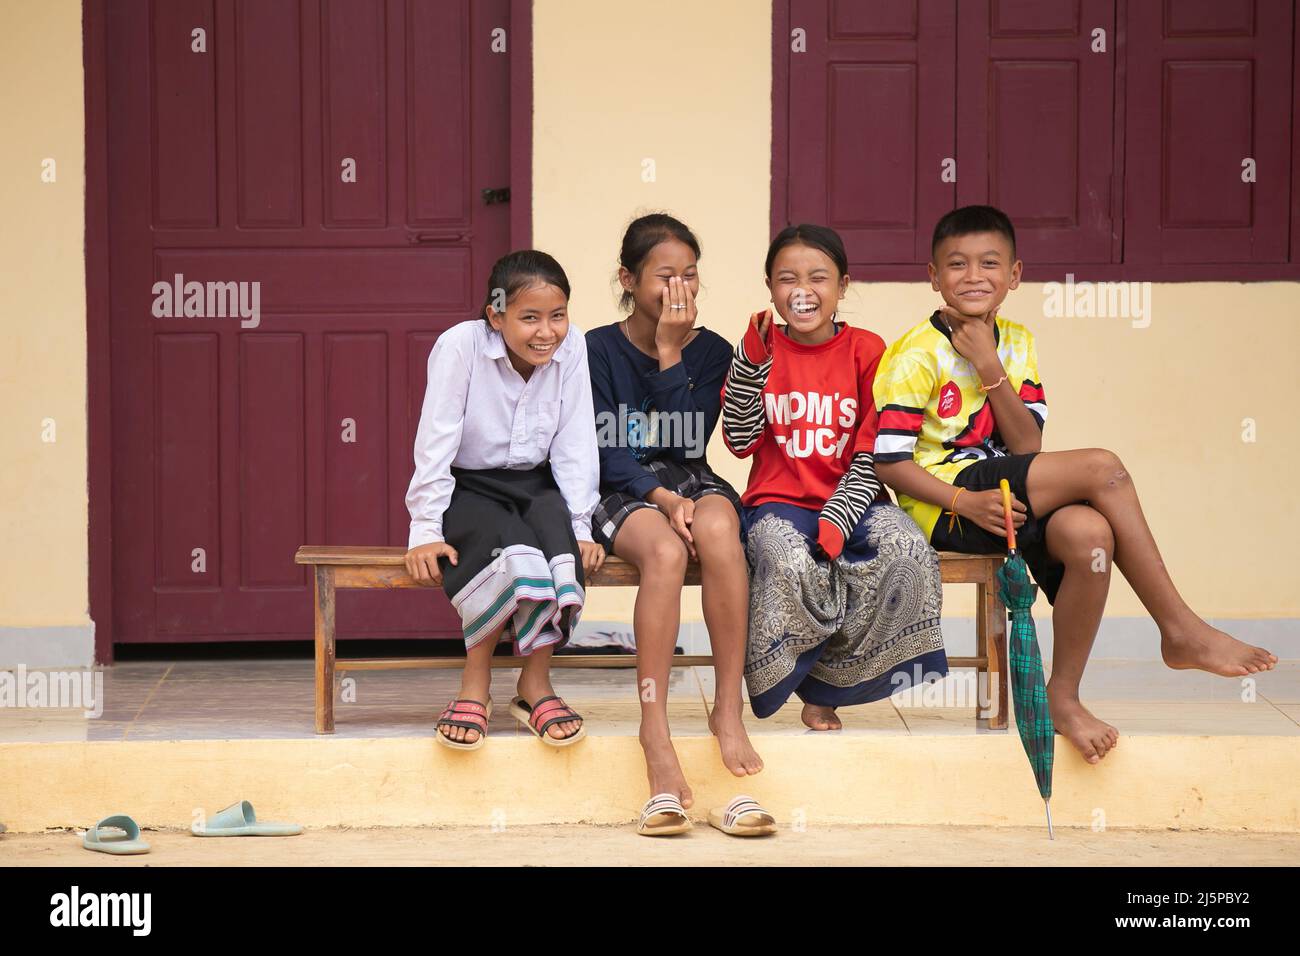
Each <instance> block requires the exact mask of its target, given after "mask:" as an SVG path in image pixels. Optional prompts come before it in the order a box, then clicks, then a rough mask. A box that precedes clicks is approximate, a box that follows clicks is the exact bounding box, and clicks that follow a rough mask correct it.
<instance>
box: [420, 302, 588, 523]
mask: <svg viewBox="0 0 1300 956" xmlns="http://www.w3.org/2000/svg"><path fill="white" fill-rule="evenodd" d="M548 458H549V459H550V462H551V473H552V474H553V475H554V476H555V483H556V484H557V485H558V486H559V489H560V493H561V494H562V495H563V496H564V501H565V503H566V504H567V505H568V506H569V516H570V519H571V520H572V522H573V533H574V536H575V537H577V539H578V540H579V541H590V540H591V513H592V511H594V510H595V508H596V504H597V503H598V501H599V500H600V498H599V493H598V488H599V484H600V459H599V457H598V454H597V451H596V419H595V413H594V412H593V410H592V405H591V376H590V374H589V373H588V371H587V343H586V341H585V340H584V339H583V337H582V331H581V330H580V329H579V328H578V327H577V326H575V325H573V324H570V325H569V332H568V334H567V335H566V336H565V337H564V341H563V342H561V343H560V347H559V348H558V349H556V350H555V354H554V355H553V356H552V357H551V361H549V362H547V363H546V364H545V365H542V366H538V367H535V368H534V369H533V374H532V375H531V376H530V377H529V378H528V379H527V380H526V381H525V379H524V377H523V376H522V375H520V374H519V373H518V372H517V371H516V370H515V367H514V366H513V365H511V364H510V358H509V356H508V355H507V354H506V343H505V339H503V338H502V337H501V333H500V332H497V331H496V330H494V329H493V328H492V327H491V326H490V325H488V324H487V323H486V322H485V321H483V320H482V319H481V318H480V319H472V320H470V321H468V322H462V323H460V324H459V325H454V326H452V327H451V328H450V329H448V330H447V331H446V332H444V333H442V335H440V336H438V341H437V342H435V343H434V346H433V349H432V350H431V351H430V352H429V377H428V385H427V386H426V387H425V391H424V406H423V408H422V410H421V412H420V427H419V430H418V431H417V432H416V435H415V474H414V475H412V477H411V484H410V487H409V488H408V489H407V492H406V508H407V510H408V511H409V512H410V513H411V534H410V544H409V547H411V548H415V547H418V546H419V545H422V544H428V543H430V542H432V541H442V540H443V537H442V516H443V512H445V511H446V510H447V505H448V504H449V503H450V502H451V492H452V489H453V488H455V487H456V479H455V478H454V477H452V474H451V468H452V466H453V465H454V466H455V467H457V468H468V469H476V470H478V469H484V468H515V469H519V470H521V471H523V470H527V469H530V468H536V467H537V466H538V465H540V464H542V463H543V462H545V461H546V460H547V459H548Z"/></svg>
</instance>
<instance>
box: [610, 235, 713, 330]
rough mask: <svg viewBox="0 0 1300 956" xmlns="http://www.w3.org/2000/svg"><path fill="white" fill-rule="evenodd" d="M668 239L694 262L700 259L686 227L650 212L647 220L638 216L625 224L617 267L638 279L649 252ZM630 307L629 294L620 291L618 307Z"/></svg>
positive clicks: (696, 245)
mask: <svg viewBox="0 0 1300 956" xmlns="http://www.w3.org/2000/svg"><path fill="white" fill-rule="evenodd" d="M669 239H676V240H677V241H678V242H681V243H684V244H685V245H686V246H688V247H689V248H690V250H691V252H693V253H695V258H696V259H699V258H700V241H699V240H698V239H696V238H695V233H693V232H691V230H690V229H689V228H688V227H687V225H686V223H684V222H682V221H681V220H680V219H674V218H673V217H672V216H670V215H668V214H667V213H665V212H652V213H650V214H649V215H647V216H639V217H638V218H636V219H633V220H632V222H631V223H629V224H628V227H627V231H626V232H624V233H623V245H622V247H621V248H620V249H619V251H618V264H619V265H620V266H622V267H623V268H624V269H626V270H627V271H628V272H630V273H632V275H634V276H640V274H641V267H642V266H643V265H645V260H646V256H648V255H650V250H652V249H653V248H654V247H655V246H657V245H659V243H661V242H667V241H668V240H669ZM631 304H632V293H631V292H629V291H627V289H624V290H623V294H622V295H621V296H619V300H618V307H619V308H620V309H626V308H627V307H628V306H629V305H631Z"/></svg>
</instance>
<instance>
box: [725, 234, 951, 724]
mask: <svg viewBox="0 0 1300 956" xmlns="http://www.w3.org/2000/svg"><path fill="white" fill-rule="evenodd" d="M766 272H767V286H768V288H769V289H770V290H771V292H772V303H773V306H774V307H775V310H776V314H777V315H778V316H779V317H780V318H781V319H783V320H784V321H785V325H777V324H776V323H775V322H774V321H773V315H772V312H771V311H770V310H767V311H764V312H760V313H757V314H755V315H754V316H752V317H751V319H750V324H749V328H748V329H747V330H746V332H745V337H744V338H743V339H742V340H741V342H740V344H739V345H737V346H736V350H735V353H734V354H733V356H732V363H731V370H730V372H729V373H728V376H727V381H726V384H725V385H724V387H723V404H722V430H723V437H724V439H725V440H726V443H727V447H728V448H730V449H731V451H732V452H733V453H735V454H736V455H738V456H740V457H751V456H752V457H753V460H754V463H753V467H752V469H751V470H750V474H749V484H748V486H747V487H746V489H745V492H744V494H743V495H742V496H741V503H742V504H743V506H744V509H743V520H742V529H743V533H744V536H745V553H746V557H747V558H748V561H749V567H750V575H751V582H750V603H749V640H748V648H747V652H746V660H745V681H746V684H747V685H748V688H749V698H750V704H751V706H752V707H753V710H754V713H755V714H756V715H757V716H759V717H768V716H770V715H772V714H774V713H776V712H777V711H778V710H779V709H780V708H781V707H782V706H783V705H784V704H785V702H786V700H787V699H789V696H790V694H791V693H794V694H796V695H797V696H798V697H799V698H800V699H801V700H802V701H803V702H804V708H803V721H804V723H805V724H807V725H808V726H809V727H811V728H812V729H813V730H839V729H840V727H841V726H842V725H841V723H840V721H839V718H838V717H837V716H836V715H835V708H836V707H839V706H843V705H848V704H863V703H867V702H868V701H873V700H879V699H881V698H883V697H888V696H889V695H890V694H892V693H894V692H895V691H897V690H900V689H903V688H905V687H910V686H912V685H913V684H914V683H921V682H923V681H929V680H937V679H938V678H940V677H943V676H944V675H945V674H947V672H948V662H947V657H946V656H945V654H944V649H943V637H942V634H941V632H940V630H939V611H940V607H941V604H942V590H941V585H940V579H939V560H938V555H937V554H936V553H935V552H934V550H933V549H932V548H931V547H930V544H929V542H928V541H927V540H926V538H925V535H924V534H922V533H921V530H920V528H918V527H917V526H916V524H915V523H914V522H913V521H912V519H911V518H909V517H908V516H907V515H906V514H905V513H904V512H903V511H902V510H901V509H899V508H897V507H895V506H894V505H893V504H892V503H891V502H890V500H889V496H888V494H887V493H885V492H884V491H883V488H882V486H881V483H880V481H879V479H877V477H876V473H875V468H874V467H873V464H872V457H871V450H872V446H873V444H874V442H875V437H876V419H875V403H874V402H873V400H872V394H871V386H872V382H873V380H874V379H875V375H876V367H877V365H878V364H879V363H880V356H881V355H882V353H883V352H884V350H885V343H884V341H883V340H882V339H881V338H880V336H878V335H876V334H875V333H874V332H869V331H867V330H866V329H859V328H854V327H852V326H849V325H848V324H847V323H845V322H844V321H842V320H837V311H836V310H837V306H838V303H839V301H840V300H841V299H843V298H844V294H845V292H846V291H847V289H848V285H849V276H848V256H847V254H846V253H845V251H844V243H843V241H842V240H841V239H840V237H839V235H838V234H836V233H835V231H834V230H832V229H828V228H826V227H824V226H815V225H806V224H805V225H800V226H788V227H787V228H786V229H784V230H782V231H781V233H780V234H778V235H777V237H776V238H775V239H773V240H772V245H771V247H770V248H769V249H768V253H767V263H766Z"/></svg>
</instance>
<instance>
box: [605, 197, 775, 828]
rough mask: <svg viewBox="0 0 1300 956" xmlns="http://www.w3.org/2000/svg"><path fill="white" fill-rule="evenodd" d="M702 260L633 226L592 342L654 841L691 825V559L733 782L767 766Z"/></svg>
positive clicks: (610, 537) (721, 350) (657, 230)
mask: <svg viewBox="0 0 1300 956" xmlns="http://www.w3.org/2000/svg"><path fill="white" fill-rule="evenodd" d="M699 256H700V245H699V242H698V241H697V240H696V238H695V236H694V234H693V233H692V232H691V230H690V229H688V228H687V227H686V226H685V225H684V224H683V223H681V222H679V221H678V220H677V219H674V218H673V217H671V216H667V215H663V214H654V215H649V216H642V217H641V218H639V219H637V220H635V221H634V222H633V223H632V224H631V225H630V226H629V227H628V229H627V232H626V234H625V235H624V236H623V246H622V251H621V253H620V256H619V264H620V268H619V272H618V274H619V283H620V285H621V286H622V287H623V297H622V302H621V304H622V306H623V307H624V308H629V307H630V314H629V315H628V316H627V318H626V319H624V320H623V321H622V322H616V323H614V324H613V325H607V326H603V327H601V328H598V329H594V330H592V331H590V332H588V333H587V336H586V339H587V355H588V362H589V365H590V368H591V384H592V399H593V403H594V407H595V412H596V438H597V444H598V446H599V448H600V494H601V501H600V504H599V505H598V506H597V508H596V511H595V513H594V514H593V515H592V534H593V537H594V538H595V540H596V541H597V542H599V543H601V544H603V545H604V546H605V548H606V549H607V550H608V551H612V552H613V553H614V554H616V555H618V556H619V557H620V558H622V559H623V560H624V561H627V562H629V563H630V564H634V565H636V567H637V569H638V571H639V572H640V576H641V584H640V588H639V590H638V591H637V597H636V608H635V611H634V616H633V629H634V631H635V634H636V646H637V679H638V686H639V687H640V690H641V693H640V699H641V733H640V739H641V746H642V748H643V749H644V751H645V757H646V772H647V776H648V777H649V782H650V793H651V799H650V802H649V803H648V804H647V805H646V808H645V811H644V812H643V814H642V819H641V823H640V825H639V828H638V829H639V831H640V832H641V833H645V834H648V835H658V834H666V833H678V832H683V831H684V829H685V828H688V827H689V821H688V820H686V817H685V814H684V813H683V812H682V811H683V810H684V808H687V807H690V806H691V803H692V797H691V789H690V787H689V786H688V785H687V783H686V779H685V777H684V776H683V774H682V769H681V766H680V765H679V763H678V761H677V754H676V751H674V749H673V745H672V739H671V735H670V732H669V728H668V699H667V697H668V693H667V692H668V678H669V674H670V672H671V669H672V657H673V650H674V647H675V645H676V643H677V631H678V627H679V623H680V618H681V594H682V586H683V582H684V579H685V574H686V565H687V561H688V559H692V558H693V559H696V560H698V561H699V564H700V576H701V584H702V587H703V604H704V620H705V623H706V625H707V627H708V630H709V640H710V642H711V644H712V647H713V659H714V669H715V672H716V678H717V685H716V689H715V693H714V696H715V702H714V706H713V709H712V713H711V714H710V717H709V728H710V729H711V730H712V731H713V733H714V734H715V735H716V736H717V738H718V744H719V747H720V749H721V752H722V760H723V763H724V764H726V766H727V769H728V770H730V771H731V772H732V773H733V774H735V775H736V776H738V777H744V776H747V775H749V774H754V773H758V771H759V770H761V769H762V767H763V762H762V760H761V759H760V758H759V756H758V754H757V753H755V752H754V748H753V747H752V746H751V744H750V742H749V737H748V735H747V734H746V732H745V726H744V722H743V721H742V719H741V712H742V700H741V680H742V670H743V666H744V654H745V641H746V637H747V633H746V630H747V629H746V622H747V620H748V612H749V581H748V569H747V567H746V564H745V554H744V550H743V548H742V547H741V543H740V518H739V512H740V496H739V495H738V494H737V493H736V491H735V489H734V488H732V487H731V485H729V484H728V483H727V482H726V481H724V480H723V479H721V478H719V477H718V476H717V475H715V474H714V473H713V471H712V469H710V468H709V464H708V461H707V460H706V458H705V447H706V446H707V444H708V441H709V437H710V435H712V433H713V429H714V426H715V425H716V424H717V421H718V416H719V414H720V411H721V391H722V383H723V380H724V379H725V378H726V374H727V369H728V368H729V367H730V364H731V346H730V345H729V344H728V343H727V341H726V340H725V339H723V338H722V337H721V336H720V335H718V334H717V333H715V332H710V331H709V330H708V329H704V328H696V327H695V318H696V309H695V294H696V292H698V290H699V267H698V260H699Z"/></svg>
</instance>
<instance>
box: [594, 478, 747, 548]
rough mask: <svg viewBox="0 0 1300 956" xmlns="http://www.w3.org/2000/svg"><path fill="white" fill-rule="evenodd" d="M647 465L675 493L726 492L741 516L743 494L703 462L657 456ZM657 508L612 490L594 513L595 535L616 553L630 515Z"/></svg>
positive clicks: (694, 498) (691, 495) (695, 496)
mask: <svg viewBox="0 0 1300 956" xmlns="http://www.w3.org/2000/svg"><path fill="white" fill-rule="evenodd" d="M645 465H646V467H647V468H649V469H650V470H651V471H652V472H654V475H655V477H656V478H658V479H659V484H660V485H661V486H662V487H664V488H667V489H668V490H669V491H671V492H673V493H674V494H677V495H681V496H682V497H683V498H690V499H691V500H692V501H699V500H700V499H701V498H703V497H704V496H705V495H722V497H724V498H726V499H727V500H728V501H730V502H731V504H732V506H733V507H734V508H735V509H736V516H737V517H739V516H740V495H738V494H736V489H735V488H733V487H731V485H729V484H727V482H726V481H724V480H723V479H721V478H719V477H718V476H717V475H715V474H714V473H713V471H712V470H711V469H710V468H709V466H708V465H706V464H704V463H703V462H700V461H686V462H681V461H673V460H672V459H671V458H653V459H651V460H650V461H648V462H646V463H645ZM654 507H655V506H654V505H652V504H650V502H648V501H645V500H643V499H641V498H637V497H635V496H634V495H629V494H625V493H624V492H621V491H615V492H611V493H610V494H608V495H605V496H604V497H603V498H601V501H600V504H599V505H597V506H596V511H595V513H594V514H593V515H592V516H591V536H592V537H593V538H595V539H596V541H597V542H598V543H599V544H601V545H603V546H604V548H605V551H606V553H608V554H613V553H614V538H615V536H617V535H618V529H619V528H621V527H623V522H624V521H626V520H627V517H628V515H630V514H631V513H632V512H634V511H639V510H640V509H642V508H654ZM655 510H656V511H657V510H659V509H657V508H655Z"/></svg>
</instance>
